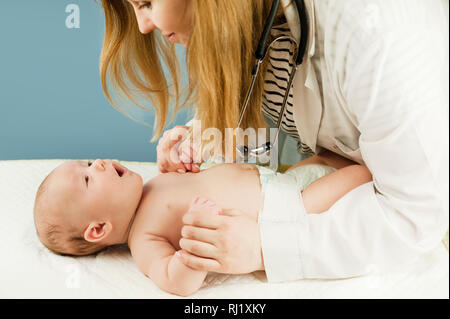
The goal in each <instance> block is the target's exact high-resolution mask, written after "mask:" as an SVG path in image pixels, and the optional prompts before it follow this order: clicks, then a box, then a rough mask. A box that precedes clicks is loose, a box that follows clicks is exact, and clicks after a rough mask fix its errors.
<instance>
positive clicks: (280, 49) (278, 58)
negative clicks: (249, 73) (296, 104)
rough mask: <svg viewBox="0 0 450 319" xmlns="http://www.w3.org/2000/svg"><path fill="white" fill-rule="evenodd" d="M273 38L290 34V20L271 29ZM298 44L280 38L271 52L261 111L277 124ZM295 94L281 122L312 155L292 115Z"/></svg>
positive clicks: (290, 99)
mask: <svg viewBox="0 0 450 319" xmlns="http://www.w3.org/2000/svg"><path fill="white" fill-rule="evenodd" d="M271 34H272V36H274V37H279V36H291V37H292V35H291V31H290V29H289V25H288V23H284V24H280V25H277V26H274V27H273V28H272V30H271ZM294 50H295V43H294V42H293V41H291V40H289V39H281V40H278V41H277V42H276V43H275V44H274V45H273V46H272V48H271V49H270V50H269V52H268V57H267V58H268V59H269V66H268V69H267V73H266V77H265V80H264V95H263V102H262V108H261V109H262V113H263V115H264V116H266V117H267V118H269V119H270V120H271V121H273V122H274V123H277V122H278V119H279V117H280V112H281V107H282V103H283V99H284V95H285V92H286V90H287V86H288V81H289V76H290V74H291V72H292V70H293V67H294V66H295V63H294V61H293V55H294ZM292 99H293V94H292V88H291V90H290V92H289V97H288V99H287V103H286V108H285V111H284V114H283V119H282V121H281V130H282V131H283V132H285V133H286V134H287V135H290V136H291V137H293V138H294V139H296V140H297V141H298V142H297V146H298V147H297V148H298V151H299V153H301V154H309V155H311V154H313V153H314V152H313V151H312V150H311V149H310V148H309V147H308V145H306V144H304V143H302V140H301V137H300V136H299V134H298V130H297V127H296V125H295V121H294V118H293V110H292V108H293V101H292Z"/></svg>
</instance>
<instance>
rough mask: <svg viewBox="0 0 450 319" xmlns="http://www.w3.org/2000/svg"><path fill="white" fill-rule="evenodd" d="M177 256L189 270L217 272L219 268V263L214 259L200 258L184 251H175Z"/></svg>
mask: <svg viewBox="0 0 450 319" xmlns="http://www.w3.org/2000/svg"><path fill="white" fill-rule="evenodd" d="M177 255H178V256H179V258H180V259H181V261H182V262H183V264H185V265H186V266H188V267H189V268H192V269H195V270H200V271H218V270H219V269H220V268H221V265H220V263H219V262H218V261H217V260H215V259H210V258H201V257H198V256H195V255H192V254H190V253H189V252H187V251H185V250H179V251H177Z"/></svg>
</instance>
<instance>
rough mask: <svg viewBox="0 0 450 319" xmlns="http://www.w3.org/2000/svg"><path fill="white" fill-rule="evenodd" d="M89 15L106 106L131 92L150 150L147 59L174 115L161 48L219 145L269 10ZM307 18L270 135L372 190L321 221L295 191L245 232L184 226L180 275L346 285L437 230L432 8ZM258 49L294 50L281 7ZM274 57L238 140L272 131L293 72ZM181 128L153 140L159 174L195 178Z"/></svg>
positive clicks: (442, 216) (158, 92)
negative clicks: (98, 42) (279, 134)
mask: <svg viewBox="0 0 450 319" xmlns="http://www.w3.org/2000/svg"><path fill="white" fill-rule="evenodd" d="M102 4H103V8H104V10H105V17H106V35H105V43H104V48H103V53H102V60H101V76H102V83H103V87H104V89H105V92H106V94H107V97H108V98H109V99H110V100H111V101H112V99H111V95H110V91H109V87H108V86H107V80H110V81H111V82H112V83H113V85H114V88H118V91H120V92H122V93H125V94H126V95H127V96H128V97H129V98H131V99H132V100H134V101H135V100H136V97H135V95H133V94H134V93H135V92H138V93H139V94H141V95H143V96H147V97H148V98H149V99H150V101H152V102H153V104H154V105H155V109H156V118H157V123H156V129H155V131H156V133H155V137H158V136H159V135H160V134H161V133H162V131H163V127H164V124H165V122H166V118H167V114H168V103H169V98H170V93H171V92H170V91H169V88H170V86H169V85H168V84H167V81H166V79H165V77H164V72H163V70H162V68H161V65H160V62H159V58H162V59H163V60H164V61H165V62H166V65H167V66H168V69H169V72H170V73H171V75H172V79H173V85H174V92H175V96H176V111H177V110H178V109H179V108H180V107H179V105H182V104H183V103H179V102H180V99H179V97H180V93H179V92H180V89H179V88H180V86H179V76H178V67H177V65H176V59H175V51H174V47H173V45H172V44H171V43H180V44H182V45H184V46H185V47H186V62H187V68H188V74H189V80H190V81H189V91H188V95H187V97H188V98H187V99H186V101H191V102H194V103H195V110H196V115H195V119H196V120H199V121H201V124H202V127H203V128H210V127H214V128H217V129H219V130H220V131H222V132H223V131H224V130H225V129H226V128H234V127H236V126H237V123H238V120H239V115H240V112H241V109H240V107H241V106H242V105H243V102H244V99H245V96H246V92H247V89H248V87H249V84H250V79H251V67H252V65H253V54H254V52H255V48H256V45H257V43H258V40H259V38H260V34H261V31H262V29H263V26H264V24H265V21H266V18H267V16H268V14H269V11H270V8H271V1H264V0H227V1H222V0H208V1H200V0H153V1H132V0H129V1H125V0H122V1H111V0H102ZM304 5H305V9H306V13H307V23H308V25H309V32H308V42H307V48H306V52H305V55H304V57H303V58H304V61H303V64H302V65H300V67H299V69H298V71H297V75H296V77H295V79H294V82H293V87H292V88H291V90H290V96H289V99H288V104H287V107H286V112H284V113H283V115H282V116H283V119H284V120H283V122H282V126H281V127H282V129H283V130H284V131H285V132H287V133H288V134H290V135H291V136H293V137H294V138H296V139H297V141H298V144H299V149H300V150H301V151H302V152H304V153H310V154H316V155H315V156H316V158H317V157H318V158H320V160H321V161H323V162H324V163H326V162H327V161H332V160H334V159H333V157H335V155H334V154H337V155H340V156H343V157H346V158H348V159H350V160H352V161H354V162H358V163H360V164H364V165H366V166H367V167H368V168H369V170H370V171H371V173H372V175H373V182H371V183H367V184H364V185H362V186H360V187H358V188H357V189H355V190H353V191H351V192H349V193H347V194H346V196H344V197H343V198H341V199H340V200H339V201H338V202H337V203H336V204H335V205H333V207H332V208H331V209H329V210H328V211H327V212H324V213H322V214H319V215H313V214H308V213H307V212H306V211H305V209H304V205H303V204H302V195H301V193H300V192H299V191H297V192H292V191H289V192H288V190H286V195H285V198H284V199H283V201H280V206H279V207H277V208H273V209H271V210H265V211H264V214H261V215H260V217H259V221H258V223H256V222H251V221H242V219H243V218H244V217H242V215H240V214H239V212H235V213H234V214H230V216H228V219H227V220H228V222H226V223H224V224H223V225H221V226H219V227H217V228H213V227H211V225H212V224H215V223H214V220H213V218H214V216H211V217H209V218H207V219H204V218H197V219H194V220H195V222H192V225H190V226H191V227H190V231H189V235H187V234H183V236H184V237H185V239H187V240H185V241H183V243H184V244H183V246H182V248H183V249H184V250H185V251H186V254H184V261H185V263H186V264H187V265H189V266H191V267H192V268H195V269H202V270H208V271H214V272H227V273H248V272H252V271H255V270H261V269H264V270H265V271H266V274H267V277H268V280H269V281H289V280H296V279H301V278H345V277H352V276H358V275H362V274H366V273H368V272H369V271H370V270H374V269H376V270H383V269H388V268H391V267H394V266H397V265H399V264H401V263H403V262H408V261H410V260H412V259H413V258H415V257H416V256H417V255H419V254H420V253H422V252H424V251H427V250H430V249H432V248H433V247H435V246H436V245H437V244H438V243H439V242H440V240H441V239H442V237H443V236H444V234H445V231H446V230H447V228H448V195H447V194H448V134H447V133H448V33H446V32H447V31H445V30H448V18H446V17H445V13H444V10H445V9H444V8H443V5H442V2H441V1H440V0H433V1H430V0H392V1H386V0H370V1H369V0H367V1H364V0H354V1H347V0H346V1H329V0H316V1H314V0H304ZM156 30H158V31H159V32H154V31H156ZM139 31H140V32H139ZM271 34H272V39H273V37H275V36H278V35H288V36H291V37H294V38H295V39H296V40H299V39H298V34H299V21H298V14H297V10H296V6H295V5H294V3H293V2H292V1H289V0H286V1H282V10H281V9H280V11H279V12H278V15H277V20H276V22H275V27H274V28H273V30H272V32H271ZM165 36H166V37H167V38H165ZM288 42H289V41H288ZM285 45H286V42H285V43H281V44H280V46H277V47H275V50H273V51H271V53H270V57H269V58H268V59H266V62H265V63H264V64H263V68H262V73H261V76H260V77H259V78H258V79H257V81H256V84H255V88H254V91H253V95H252V97H251V99H250V103H249V105H250V106H249V108H248V110H247V112H246V114H245V117H244V120H243V125H242V127H243V128H261V127H265V124H264V123H265V122H264V118H263V115H265V116H266V117H269V118H271V119H274V120H276V119H278V117H279V116H280V113H281V107H280V103H279V96H280V92H281V91H282V89H283V88H286V87H287V85H286V77H287V73H289V70H288V67H289V66H290V64H292V63H291V60H289V58H290V56H292V47H291V46H285ZM288 45H292V42H289V43H288ZM283 54H284V55H283ZM286 55H287V56H286ZM268 61H269V62H270V63H269V62H268ZM112 102H113V101H112ZM262 114H263V115H262ZM183 129H184V128H183V127H176V128H174V129H172V130H170V131H167V132H166V133H165V134H164V136H163V137H162V138H161V140H160V141H159V144H158V148H157V152H158V165H159V168H160V171H161V172H163V173H164V172H173V171H180V172H184V171H186V170H188V171H192V172H198V166H196V165H194V164H195V163H194V161H193V160H192V157H193V155H192V152H190V150H191V149H193V150H194V153H195V151H196V149H197V146H194V145H192V144H191V142H190V141H189V140H188V139H185V140H184V141H187V142H183V143H180V142H181V140H182V137H181V136H182V135H183V134H181V131H182V130H183ZM174 136H175V138H173V137H174ZM186 150H187V151H186ZM174 154H175V156H174ZM186 154H188V156H186ZM180 159H181V160H180ZM306 161H308V160H306ZM302 164H304V162H300V163H299V164H297V165H302ZM326 178H327V177H326V176H325V177H323V183H322V185H324V186H323V194H324V197H326V195H327V183H326ZM319 200H320V199H319ZM292 242H295V243H296V245H292ZM255 243H256V244H255Z"/></svg>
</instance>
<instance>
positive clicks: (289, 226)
mask: <svg viewBox="0 0 450 319" xmlns="http://www.w3.org/2000/svg"><path fill="white" fill-rule="evenodd" d="M257 167H258V170H259V174H260V181H261V186H262V193H263V196H264V206H263V208H262V210H261V211H260V212H259V215H258V224H259V228H260V235H261V247H262V252H263V259H264V261H266V260H270V262H269V263H267V264H266V263H264V265H265V270H266V274H267V276H268V278H269V277H270V279H271V280H272V281H277V282H281V281H284V280H287V279H288V278H290V276H292V274H293V273H296V272H298V276H299V278H300V276H301V271H302V265H301V258H299V256H298V253H297V254H296V253H295V252H298V251H299V246H298V245H299V244H298V243H297V242H296V240H295V239H296V238H299V236H300V237H301V236H302V234H298V231H299V229H305V227H302V226H301V225H300V224H302V223H304V221H305V219H306V218H305V217H306V216H305V215H306V211H305V207H304V205H303V200H302V196H301V193H300V192H301V191H302V190H303V189H304V188H305V187H306V186H308V185H309V184H311V183H312V182H313V181H315V180H317V179H318V178H321V177H322V176H324V175H326V174H329V173H332V172H334V171H335V169H334V168H332V167H329V166H324V165H317V164H313V165H304V166H299V167H298V168H296V169H293V170H292V171H289V172H288V173H285V174H283V173H276V172H274V171H272V170H271V169H268V168H266V167H261V166H257ZM280 269H284V270H285V273H280V271H279V270H280ZM275 270H276V271H275Z"/></svg>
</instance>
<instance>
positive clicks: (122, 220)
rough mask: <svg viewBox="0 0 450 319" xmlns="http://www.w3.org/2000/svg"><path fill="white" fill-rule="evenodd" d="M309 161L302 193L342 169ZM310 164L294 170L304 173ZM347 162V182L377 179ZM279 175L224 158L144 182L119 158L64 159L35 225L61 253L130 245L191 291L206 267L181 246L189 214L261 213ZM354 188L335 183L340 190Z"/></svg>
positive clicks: (41, 193) (164, 276) (179, 288)
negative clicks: (309, 178) (312, 174)
mask: <svg viewBox="0 0 450 319" xmlns="http://www.w3.org/2000/svg"><path fill="white" fill-rule="evenodd" d="M306 164H314V165H316V168H317V169H318V172H319V173H318V176H317V178H319V180H317V181H315V182H313V183H310V185H309V186H308V187H306V188H303V191H304V192H306V191H308V189H310V190H311V192H313V191H314V183H317V182H320V177H321V176H324V175H326V174H335V173H338V172H339V170H338V171H336V169H334V168H331V167H329V166H325V165H317V164H324V163H323V162H322V161H319V162H317V161H314V160H312V161H310V163H306ZM305 167H306V166H305V165H302V166H299V167H297V168H295V169H293V170H291V171H290V172H289V173H288V174H290V176H291V177H292V178H296V179H301V178H302V177H301V174H302V173H301V170H302V169H304V168H305ZM336 168H338V167H336ZM346 169H351V170H353V171H354V173H353V175H352V174H347V175H346V176H350V177H349V180H348V183H347V184H348V187H347V188H354V187H356V186H358V185H361V184H363V183H366V182H369V181H370V179H371V176H370V173H368V170H367V168H365V167H363V166H361V165H352V166H350V167H346ZM276 176H277V174H275V173H273V172H272V171H270V170H268V169H266V168H263V167H259V166H255V165H251V164H222V165H217V166H214V167H212V168H209V169H205V170H202V171H201V172H199V173H187V174H179V173H166V174H160V175H158V176H156V177H155V178H153V179H151V180H149V181H148V182H146V183H145V184H144V183H143V180H142V177H141V176H140V175H138V174H136V173H134V172H132V171H131V170H129V169H127V168H126V167H124V166H122V165H120V164H119V163H116V162H114V161H109V160H96V161H94V162H83V161H71V162H65V163H63V164H62V165H60V166H58V167H57V168H56V169H55V170H53V171H52V172H51V173H50V174H49V175H48V176H47V177H46V178H45V180H44V181H43V182H42V184H41V186H40V187H39V189H38V192H37V195H36V201H35V208H34V219H35V226H36V230H37V234H38V237H39V239H40V240H41V242H42V243H43V244H44V245H45V246H46V247H47V248H49V249H50V250H51V251H53V252H55V253H58V254H63V255H71V256H81V255H89V254H94V253H96V252H99V251H101V250H103V249H104V248H106V247H108V246H113V245H118V244H128V246H129V248H130V251H131V254H132V256H133V258H134V260H135V262H136V264H137V266H138V268H139V269H140V271H142V272H143V273H144V274H145V275H146V276H147V277H149V278H151V280H153V282H155V284H157V285H158V286H159V287H160V288H161V289H163V290H165V291H168V292H170V293H173V294H177V295H181V296H187V295H190V294H192V293H194V292H195V291H197V290H198V289H199V288H200V287H201V285H202V283H203V281H204V279H205V277H206V275H207V272H205V271H199V270H195V269H192V268H190V267H188V266H186V265H185V264H184V263H183V258H182V257H181V255H180V253H179V252H180V251H181V248H180V240H181V239H182V235H181V234H182V228H183V226H184V224H183V216H184V215H185V214H186V213H187V212H192V211H207V212H208V213H210V214H220V213H221V211H223V210H225V209H238V210H239V211H241V212H243V213H244V214H246V215H247V217H248V218H251V219H253V220H257V219H258V213H259V212H260V211H261V209H262V208H263V204H264V196H268V194H264V192H263V186H264V183H266V182H267V180H270V179H273V178H276ZM337 178H342V176H341V177H339V176H337ZM341 182H342V181H341ZM300 190H301V189H299V192H300ZM348 190H349V189H345V187H341V188H339V189H336V190H335V192H336V196H335V197H336V198H339V197H341V196H343V195H344V194H345V193H346V192H347V191H348ZM305 195H306V194H305ZM311 196H314V195H313V194H312V195H308V197H311ZM333 201H335V199H334V200H331V201H330V203H324V204H323V205H325V206H324V207H323V208H317V207H313V205H312V204H311V205H310V204H308V202H307V201H306V200H305V201H304V202H305V209H306V210H307V211H308V212H313V211H314V210H317V211H316V212H317V213H318V212H319V211H318V210H322V209H326V206H329V205H331V204H332V202H333ZM255 240H256V239H255Z"/></svg>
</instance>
